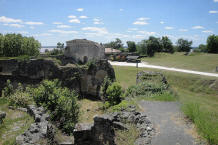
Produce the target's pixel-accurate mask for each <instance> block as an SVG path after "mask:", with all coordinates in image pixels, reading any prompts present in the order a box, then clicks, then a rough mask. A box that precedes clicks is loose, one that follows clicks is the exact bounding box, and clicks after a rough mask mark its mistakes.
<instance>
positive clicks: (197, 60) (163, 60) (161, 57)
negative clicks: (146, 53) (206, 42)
mask: <svg viewBox="0 0 218 145" xmlns="http://www.w3.org/2000/svg"><path fill="white" fill-rule="evenodd" d="M142 61H144V62H147V63H149V64H152V65H160V66H167V67H175V68H180V69H188V70H195V71H202V72H212V73H215V70H216V66H218V54H208V53H193V54H191V55H189V56H186V55H184V53H183V52H176V53H174V54H169V53H156V54H155V56H154V57H146V58H143V59H142ZM216 73H218V72H216Z"/></svg>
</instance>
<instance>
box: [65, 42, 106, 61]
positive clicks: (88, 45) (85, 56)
mask: <svg viewBox="0 0 218 145" xmlns="http://www.w3.org/2000/svg"><path fill="white" fill-rule="evenodd" d="M66 43H67V47H66V48H65V51H64V55H65V56H66V57H72V58H75V60H76V61H77V62H83V63H86V62H87V61H89V60H91V59H104V58H105V55H104V47H103V46H102V45H100V44H98V43H96V42H93V41H90V40H86V39H75V40H71V41H67V42H66Z"/></svg>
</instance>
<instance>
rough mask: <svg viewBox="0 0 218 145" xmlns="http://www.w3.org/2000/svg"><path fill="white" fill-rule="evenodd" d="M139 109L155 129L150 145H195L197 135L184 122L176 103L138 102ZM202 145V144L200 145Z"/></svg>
mask: <svg viewBox="0 0 218 145" xmlns="http://www.w3.org/2000/svg"><path fill="white" fill-rule="evenodd" d="M139 106H140V108H141V109H142V110H143V111H144V112H145V114H146V115H147V116H148V117H149V119H150V120H151V122H152V123H153V124H154V128H155V129H156V135H155V136H154V137H153V139H152V145H196V144H200V143H199V142H198V143H197V140H196V138H197V133H196V132H195V130H194V126H193V124H191V123H187V122H186V121H185V120H184V115H183V114H182V113H181V111H180V104H179V103H178V102H159V101H144V100H143V101H140V102H139ZM201 144H202V143H201Z"/></svg>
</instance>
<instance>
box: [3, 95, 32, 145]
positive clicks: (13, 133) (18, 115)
mask: <svg viewBox="0 0 218 145" xmlns="http://www.w3.org/2000/svg"><path fill="white" fill-rule="evenodd" d="M0 110H1V111H4V112H6V118H5V119H4V122H3V124H1V125H0V145H14V144H15V139H16V137H17V136H18V135H20V134H22V133H24V131H26V130H27V129H28V128H29V127H30V124H31V123H33V118H32V117H30V116H29V115H28V114H27V113H24V112H21V111H16V110H10V109H8V101H7V100H6V99H4V98H0Z"/></svg>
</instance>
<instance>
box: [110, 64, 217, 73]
mask: <svg viewBox="0 0 218 145" xmlns="http://www.w3.org/2000/svg"><path fill="white" fill-rule="evenodd" d="M109 62H110V64H111V65H118V66H134V67H136V63H127V62H114V61H113V62H111V61H109ZM138 67H145V68H154V69H162V70H169V71H177V72H183V73H190V74H197V75H204V76H211V77H218V74H215V73H207V72H199V71H192V70H185V69H178V68H172V67H164V66H157V65H150V64H146V63H139V64H138Z"/></svg>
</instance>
